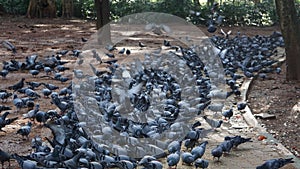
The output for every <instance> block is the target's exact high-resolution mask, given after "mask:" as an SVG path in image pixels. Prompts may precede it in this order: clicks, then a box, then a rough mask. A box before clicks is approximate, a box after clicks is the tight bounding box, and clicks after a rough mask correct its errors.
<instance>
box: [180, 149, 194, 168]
mask: <svg viewBox="0 0 300 169" xmlns="http://www.w3.org/2000/svg"><path fill="white" fill-rule="evenodd" d="M181 159H182V162H183V163H184V164H187V165H191V164H192V163H193V162H194V161H195V158H194V156H193V155H192V154H191V153H189V152H184V153H182V154H181Z"/></svg>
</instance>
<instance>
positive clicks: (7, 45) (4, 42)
mask: <svg viewBox="0 0 300 169" xmlns="http://www.w3.org/2000/svg"><path fill="white" fill-rule="evenodd" d="M2 45H3V46H4V47H5V48H6V49H7V50H10V51H12V52H13V53H14V54H15V53H17V49H16V47H15V46H14V45H13V44H12V43H10V42H9V41H8V40H4V41H3V42H2Z"/></svg>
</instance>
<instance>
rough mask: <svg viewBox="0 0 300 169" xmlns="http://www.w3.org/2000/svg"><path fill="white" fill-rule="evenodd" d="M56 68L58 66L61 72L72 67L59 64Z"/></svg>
mask: <svg viewBox="0 0 300 169" xmlns="http://www.w3.org/2000/svg"><path fill="white" fill-rule="evenodd" d="M55 68H56V70H57V71H59V72H64V71H66V70H70V68H68V67H64V66H63V65H57V66H56V67H55Z"/></svg>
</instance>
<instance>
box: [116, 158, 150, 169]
mask: <svg viewBox="0 0 300 169" xmlns="http://www.w3.org/2000/svg"><path fill="white" fill-rule="evenodd" d="M150 163H151V162H150ZM113 164H114V165H116V166H117V167H119V168H124V169H125V168H126V169H134V168H136V167H137V165H136V164H135V163H133V162H131V161H127V160H121V161H116V162H114V163H113Z"/></svg>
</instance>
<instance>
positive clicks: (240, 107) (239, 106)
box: [237, 102, 247, 110]
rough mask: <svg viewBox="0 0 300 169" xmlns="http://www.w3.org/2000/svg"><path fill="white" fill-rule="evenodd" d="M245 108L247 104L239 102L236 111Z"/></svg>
mask: <svg viewBox="0 0 300 169" xmlns="http://www.w3.org/2000/svg"><path fill="white" fill-rule="evenodd" d="M246 106H247V103H244V102H241V103H238V104H237V108H238V110H243V109H245V108H246Z"/></svg>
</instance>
